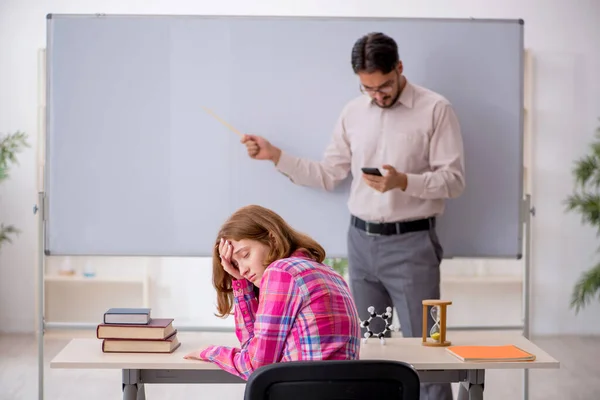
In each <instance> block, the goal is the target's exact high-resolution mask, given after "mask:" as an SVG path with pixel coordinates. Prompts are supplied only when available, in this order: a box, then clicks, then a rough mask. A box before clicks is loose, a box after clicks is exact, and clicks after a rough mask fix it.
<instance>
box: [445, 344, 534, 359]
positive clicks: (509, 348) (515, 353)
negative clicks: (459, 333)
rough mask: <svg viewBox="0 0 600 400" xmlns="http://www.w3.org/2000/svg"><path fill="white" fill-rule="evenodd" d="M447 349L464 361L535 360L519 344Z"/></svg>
mask: <svg viewBox="0 0 600 400" xmlns="http://www.w3.org/2000/svg"><path fill="white" fill-rule="evenodd" d="M446 350H447V351H448V352H450V354H452V355H453V356H455V357H457V358H458V359H460V360H462V361H469V362H477V361H487V362H489V361H496V362H509V361H534V360H535V355H534V354H531V353H528V352H526V351H524V350H522V349H520V348H518V347H517V346H514V345H505V346H449V347H446Z"/></svg>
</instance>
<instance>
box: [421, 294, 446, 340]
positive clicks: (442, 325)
mask: <svg viewBox="0 0 600 400" xmlns="http://www.w3.org/2000/svg"><path fill="white" fill-rule="evenodd" d="M450 304H452V302H451V301H447V300H423V343H422V345H423V346H432V347H444V346H450V344H451V342H449V341H447V340H446V316H447V315H448V314H447V312H446V311H447V310H446V308H447V307H448V306H449V305H450ZM429 307H439V315H438V317H439V320H438V321H435V320H434V321H433V323H434V325H435V324H436V323H439V325H438V326H439V330H440V337H439V339H438V340H436V339H433V338H429V336H430V335H429V332H428V329H427V320H428V319H429V318H430V315H429Z"/></svg>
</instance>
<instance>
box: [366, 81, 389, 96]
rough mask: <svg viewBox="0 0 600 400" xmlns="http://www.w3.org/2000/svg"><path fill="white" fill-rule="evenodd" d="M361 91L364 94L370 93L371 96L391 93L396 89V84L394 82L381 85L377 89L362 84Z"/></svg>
mask: <svg viewBox="0 0 600 400" xmlns="http://www.w3.org/2000/svg"><path fill="white" fill-rule="evenodd" d="M359 87H360V91H361V93H363V94H368V95H370V96H373V95H374V94H376V93H381V94H386V95H387V94H390V93H392V92H393V91H394V86H393V83H390V84H389V85H386V86H383V87H379V88H376V89H372V88H366V87H364V86H363V85H360V86H359Z"/></svg>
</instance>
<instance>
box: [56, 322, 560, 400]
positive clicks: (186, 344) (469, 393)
mask: <svg viewBox="0 0 600 400" xmlns="http://www.w3.org/2000/svg"><path fill="white" fill-rule="evenodd" d="M179 336H180V341H181V346H180V347H179V348H178V349H177V350H176V351H175V352H173V353H172V354H106V353H102V350H101V341H100V340H99V339H73V340H71V342H69V344H67V345H66V346H65V348H64V349H62V350H61V352H60V353H59V354H58V355H57V356H56V357H55V358H54V359H53V360H52V361H51V362H50V367H51V368H66V369H121V370H122V371H123V381H122V385H123V399H124V400H143V399H145V392H144V384H147V383H148V384H149V383H173V384H176V383H245V381H244V380H242V379H240V378H238V377H235V376H233V375H231V374H229V373H227V372H224V371H222V370H221V369H219V368H218V367H216V366H215V365H214V364H212V363H207V362H202V361H194V360H184V359H183V356H184V355H186V354H188V353H190V352H191V351H193V350H195V349H199V348H201V347H204V346H206V345H209V344H221V345H226V346H231V345H233V346H239V343H238V342H237V339H236V337H235V335H234V334H233V333H195V334H187V335H186V334H183V333H181V334H179ZM448 340H450V341H451V342H452V344H454V345H502V344H514V345H516V346H519V347H521V348H522V349H523V350H525V351H528V352H531V353H533V354H535V355H536V357H537V358H536V360H535V361H531V362H503V363H489V362H487V363H472V362H471V363H466V362H462V361H460V360H459V359H457V358H456V357H454V356H452V355H451V354H449V353H448V352H447V351H446V349H445V348H440V347H425V346H422V345H421V338H391V339H387V340H386V344H385V346H382V345H381V344H380V343H379V341H378V340H377V339H371V340H370V341H369V342H368V343H367V344H364V345H362V348H361V353H360V358H361V359H378V360H396V361H404V362H407V363H409V364H411V365H412V366H413V367H414V368H415V369H417V371H418V372H419V376H420V378H421V381H422V382H461V386H460V392H459V400H462V399H465V400H466V399H469V400H483V389H484V381H485V373H484V372H485V370H486V369H521V370H522V369H532V368H559V366H560V364H559V362H558V361H557V360H555V359H554V358H552V357H551V356H550V355H548V354H547V353H546V352H545V351H543V350H542V349H540V348H539V347H537V346H536V345H534V344H533V343H532V342H530V341H529V340H527V339H525V338H524V337H522V336H519V335H515V334H511V333H491V332H452V331H451V332H449V334H448Z"/></svg>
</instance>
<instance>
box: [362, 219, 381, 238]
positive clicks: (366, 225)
mask: <svg viewBox="0 0 600 400" xmlns="http://www.w3.org/2000/svg"><path fill="white" fill-rule="evenodd" d="M369 225H371V223H370V222H369V221H365V232H366V233H367V236H381V233H375V232H370V231H369Z"/></svg>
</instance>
